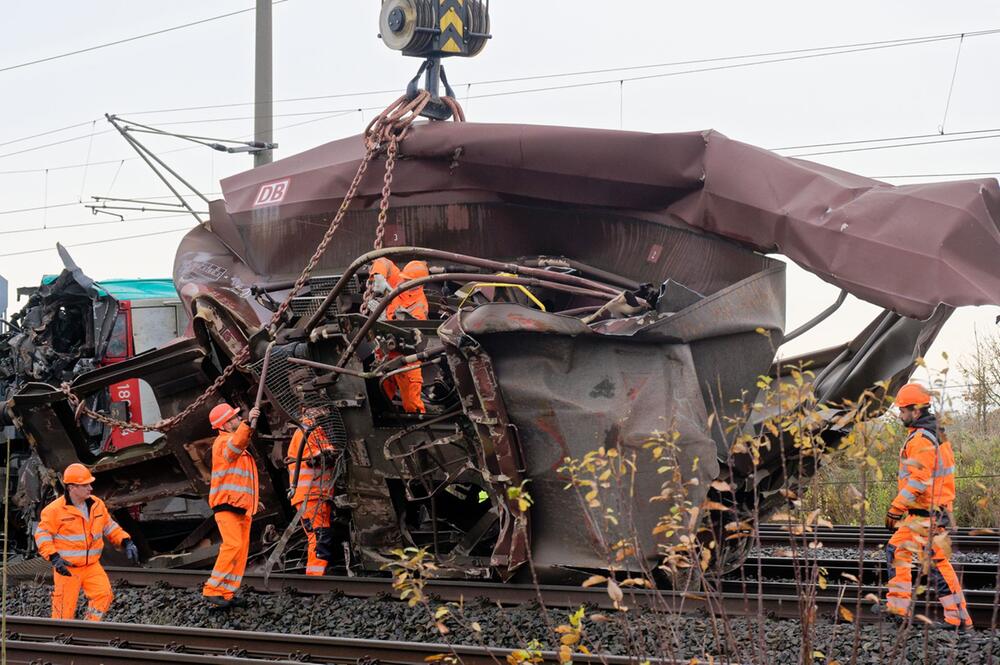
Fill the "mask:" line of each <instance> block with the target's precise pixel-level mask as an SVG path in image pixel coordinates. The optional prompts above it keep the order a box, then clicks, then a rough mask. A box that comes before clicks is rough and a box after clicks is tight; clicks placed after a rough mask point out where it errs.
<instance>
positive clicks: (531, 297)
mask: <svg viewBox="0 0 1000 665" xmlns="http://www.w3.org/2000/svg"><path fill="white" fill-rule="evenodd" d="M498 276H499V277H514V275H511V274H509V273H498ZM486 286H492V287H495V288H503V289H517V290H519V291H520V292H521V293H523V294H524V295H525V296H527V297H528V299H529V300H531V302H533V303H535V305H537V306H538V309H540V310H542V311H543V312H544V311H546V310H545V305H543V304H542V301H540V300H539V299H538V298H536V297H535V294H533V293H532V292H531V291H529V290H528V288H527V287H526V286H524V285H523V284H501V283H498V282H475V283H474V284H472V290H471V291H469V292H468V293H467V294H466V296H465V297H464V298H462V302H460V303H458V307H459V309H461V308H462V306H463V305H465V301H466V300H468V299H469V298H471V297H472V294H474V293H475V292H476V291H478V290H479V289H481V288H483V287H486ZM462 290H465V287H462Z"/></svg>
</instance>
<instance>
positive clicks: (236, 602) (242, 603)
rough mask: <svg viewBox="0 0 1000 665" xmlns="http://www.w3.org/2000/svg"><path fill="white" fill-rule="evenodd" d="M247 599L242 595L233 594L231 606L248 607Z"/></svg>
mask: <svg viewBox="0 0 1000 665" xmlns="http://www.w3.org/2000/svg"><path fill="white" fill-rule="evenodd" d="M246 606H247V599H246V598H243V597H242V596H233V597H232V599H231V600H230V601H229V607H246Z"/></svg>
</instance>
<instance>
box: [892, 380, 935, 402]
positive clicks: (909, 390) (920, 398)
mask: <svg viewBox="0 0 1000 665" xmlns="http://www.w3.org/2000/svg"><path fill="white" fill-rule="evenodd" d="M930 403H931V394H930V393H929V392H927V389H926V388H924V387H923V386H922V385H920V384H919V383H907V384H906V385H905V386H903V387H902V388H900V389H899V392H898V393H896V406H917V405H930Z"/></svg>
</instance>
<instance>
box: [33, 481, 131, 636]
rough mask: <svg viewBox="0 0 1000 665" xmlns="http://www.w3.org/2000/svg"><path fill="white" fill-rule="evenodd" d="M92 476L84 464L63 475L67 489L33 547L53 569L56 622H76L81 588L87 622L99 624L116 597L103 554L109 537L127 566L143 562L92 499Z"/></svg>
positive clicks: (49, 509) (47, 513)
mask: <svg viewBox="0 0 1000 665" xmlns="http://www.w3.org/2000/svg"><path fill="white" fill-rule="evenodd" d="M93 482H94V476H92V475H91V473H90V471H89V470H88V469H87V467H85V466H84V465H82V464H70V465H69V466H68V467H66V470H65V471H63V485H64V486H65V488H66V490H65V493H64V494H63V496H61V497H59V498H58V499H56V500H55V501H53V502H52V503H50V504H49V505H47V506H45V508H43V509H42V515H41V519H40V521H39V522H38V528H37V529H35V544H37V545H38V553H39V554H41V555H42V556H43V557H45V558H46V559H48V560H49V563H51V564H52V569H53V572H52V577H53V582H54V584H53V588H52V618H53V619H73V618H75V617H76V603H77V599H78V598H79V597H80V589H81V588H82V589H83V593H84V595H85V596H86V597H87V603H88V604H87V615H86V619H87V620H88V621H100V620H101V619H103V618H104V613H105V612H107V611H108V608H109V607H110V606H111V600H112V599H113V598H114V594H112V592H111V582H110V581H109V580H108V574H107V573H105V572H104V568H102V567H101V551H102V550H103V549H104V539H105V538H107V539H108V540H110V541H111V543H112V544H113V545H115V546H116V547H122V548H123V549H124V550H125V555H126V556H127V557H128V559H129V561H132V562H134V563H138V562H139V549H138V548H137V547H136V546H135V544H134V543H133V542H132V539H131V538H130V537H129V535H128V534H127V533H126V532H125V530H124V529H122V528H121V527H120V526H118V523H117V522H115V521H114V520H113V519H112V518H111V515H110V514H109V513H108V507H107V506H105V505H104V502H103V501H101V500H100V499H98V498H97V497H96V496H93V494H92V492H93V486H92V485H91V483H93Z"/></svg>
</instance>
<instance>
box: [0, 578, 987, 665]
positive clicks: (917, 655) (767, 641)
mask: <svg viewBox="0 0 1000 665" xmlns="http://www.w3.org/2000/svg"><path fill="white" fill-rule="evenodd" d="M50 593H51V587H50V586H49V585H46V584H21V585H16V586H12V587H11V588H10V589H9V591H8V599H7V611H8V612H10V613H12V614H19V615H27V616H49V611H50V605H49V602H50V601H49V595H50ZM244 597H245V599H246V601H247V605H246V607H241V608H236V609H232V610H228V611H221V612H218V611H214V612H213V611H209V609H208V607H207V605H206V603H205V602H204V601H203V600H202V598H201V596H200V594H199V593H198V592H197V591H190V590H182V589H170V588H163V587H150V588H134V587H128V586H125V585H123V584H116V585H115V600H114V603H113V604H112V606H111V609H110V610H109V612H108V614H107V620H108V621H119V622H131V623H146V624H159V625H175V626H192V627H195V626H196V627H202V628H220V629H230V630H246V631H266V632H278V633H285V634H289V635H294V634H306V635H331V636H339V637H354V638H365V639H379V640H403V641H419V642H451V643H458V644H473V645H476V644H487V645H490V646H494V647H507V648H524V647H525V646H526V645H527V644H528V643H529V642H530V641H531V640H532V639H538V640H540V641H541V642H542V644H543V645H544V646H546V647H547V648H553V647H554V640H547V639H546V636H547V635H552V633H551V628H552V627H555V626H558V625H560V624H567V623H568V620H567V615H568V614H569V612H568V611H566V610H550V611H549V612H548V615H547V616H546V614H544V613H542V612H540V611H539V610H538V609H537V607H529V606H522V607H513V608H510V607H508V608H503V609H501V608H498V607H497V606H496V605H493V604H490V603H489V602H486V601H484V600H480V599H469V602H468V603H466V604H465V606H464V607H463V608H461V609H459V608H455V607H453V606H449V607H450V610H451V613H452V614H451V615H450V616H448V617H446V618H445V619H444V623H445V625H446V626H447V627H448V631H449V632H448V633H447V634H445V635H442V634H441V633H440V632H439V631H438V630H437V629H436V628H435V627H434V622H433V621H432V620H431V619H430V617H429V614H428V610H427V608H425V607H423V606H419V605H418V606H417V607H409V606H407V605H406V604H405V603H401V602H398V601H390V602H387V601H385V600H384V599H383V600H377V599H361V598H348V597H345V596H342V595H335V594H327V595H322V596H300V595H296V594H294V593H292V592H290V591H283V592H279V593H274V594H256V593H246V594H244ZM83 605H84V603H83V602H82V600H81V608H82V607H83ZM436 606H437V604H436V603H435V604H434V607H435V608H436ZM593 617H596V618H597V620H595V619H594V618H593ZM583 625H584V631H585V633H584V635H585V637H584V641H583V644H585V645H586V646H587V647H588V648H590V649H591V650H592V651H595V652H605V653H614V654H622V655H628V654H633V655H634V654H636V653H641V654H643V655H644V656H651V657H664V658H666V657H670V658H679V659H685V660H686V659H690V658H702V659H706V660H707V658H708V657H709V656H712V657H714V658H715V662H726V658H728V659H729V660H730V662H732V661H735V662H741V663H778V662H780V663H794V662H799V656H800V652H801V650H802V631H803V629H802V625H801V623H800V622H799V621H796V620H773V619H764V618H761V619H758V618H752V619H731V620H729V621H727V622H723V621H722V620H719V619H714V620H713V619H710V618H708V617H706V616H704V615H699V614H685V615H683V616H677V615H666V614H661V613H658V612H653V611H647V610H644V611H643V612H641V613H639V612H628V613H625V614H621V613H614V612H606V613H603V614H598V615H595V614H593V613H590V614H588V618H587V619H585V620H584V622H583ZM476 628H478V629H479V630H478V631H477V630H476ZM855 630H856V627H855V625H853V624H844V623H840V624H837V625H834V624H832V623H831V622H828V621H825V620H820V621H818V622H817V625H816V628H815V632H814V634H815V638H814V643H813V645H812V648H813V649H814V650H816V651H820V652H822V653H823V654H824V656H825V658H826V662H830V661H831V660H834V659H837V660H840V661H841V662H843V663H847V662H850V661H851V652H852V650H853V648H854V644H855V640H857V643H858V650H859V659H858V661H857V662H858V663H865V664H867V663H884V662H889V659H890V655H891V654H892V650H893V648H894V645H895V643H896V638H897V635H898V633H899V631H900V629H899V628H898V627H896V626H895V625H891V624H872V625H862V626H860V628H859V632H858V634H857V637H855ZM925 632H926V635H925ZM925 640H926V645H927V655H926V656H925V651H924V645H925ZM289 641H290V642H294V638H290V639H289ZM898 648H900V649H901V648H903V646H902V645H900V647H898ZM905 650H906V655H905V658H904V659H903V661H899V662H925V658H929V661H928V662H934V663H936V662H940V663H946V662H955V663H970V664H975V663H985V662H986V659H987V655H988V653H989V652H990V651H992V653H993V658H994V659H997V658H1000V640H996V639H993V637H992V636H991V634H990V633H989V632H988V631H971V632H966V633H960V634H956V633H954V632H952V631H947V630H944V629H940V628H934V627H925V626H924V625H923V624H915V625H914V626H912V627H911V628H910V631H909V638H908V639H907V641H906V643H905ZM949 657H950V660H949ZM816 662H820V661H816Z"/></svg>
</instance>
